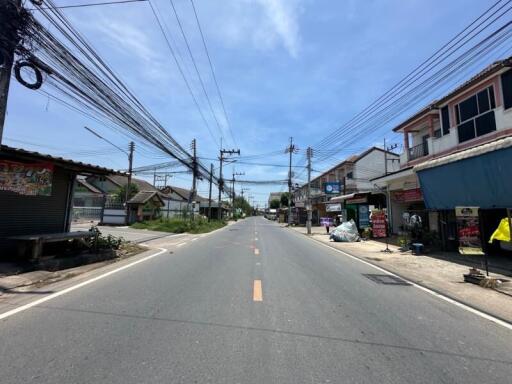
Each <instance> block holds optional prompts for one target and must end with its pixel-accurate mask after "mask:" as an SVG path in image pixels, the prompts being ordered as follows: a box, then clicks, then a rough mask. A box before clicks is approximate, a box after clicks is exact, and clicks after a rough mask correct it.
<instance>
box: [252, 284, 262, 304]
mask: <svg viewBox="0 0 512 384" xmlns="http://www.w3.org/2000/svg"><path fill="white" fill-rule="evenodd" d="M252 299H253V301H263V291H262V289H261V280H254V287H253V294H252Z"/></svg>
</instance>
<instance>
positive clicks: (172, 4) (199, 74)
mask: <svg viewBox="0 0 512 384" xmlns="http://www.w3.org/2000/svg"><path fill="white" fill-rule="evenodd" d="M169 2H170V3H171V7H172V10H173V13H174V16H175V18H176V21H177V22H178V27H179V29H180V31H181V36H182V37H183V40H184V41H185V45H186V46H187V51H188V54H189V56H190V59H191V60H192V64H193V65H194V69H195V71H196V74H197V77H198V79H199V83H200V84H201V88H202V90H203V93H204V96H205V97H206V101H207V103H208V106H209V108H210V112H211V114H212V117H213V119H214V120H215V123H216V124H217V128H218V129H219V132H220V136H221V137H223V136H224V135H223V132H222V128H221V126H220V123H219V120H218V119H217V115H216V114H215V111H214V110H213V106H212V102H211V100H210V96H209V95H208V92H207V91H206V86H205V85H204V81H203V77H202V76H201V73H200V72H199V68H198V67H197V63H196V60H195V58H194V55H193V54H192V50H191V48H190V44H189V42H188V38H187V35H186V33H185V31H184V29H183V26H182V25H181V20H180V18H179V16H178V12H177V11H176V7H175V6H174V1H173V0H169Z"/></svg>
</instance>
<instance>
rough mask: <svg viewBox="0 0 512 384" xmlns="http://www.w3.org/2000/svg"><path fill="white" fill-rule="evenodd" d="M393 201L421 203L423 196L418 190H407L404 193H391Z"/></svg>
mask: <svg viewBox="0 0 512 384" xmlns="http://www.w3.org/2000/svg"><path fill="white" fill-rule="evenodd" d="M393 200H395V201H398V202H401V203H407V202H409V201H421V200H423V195H422V193H421V189H420V188H415V189H407V190H405V191H393Z"/></svg>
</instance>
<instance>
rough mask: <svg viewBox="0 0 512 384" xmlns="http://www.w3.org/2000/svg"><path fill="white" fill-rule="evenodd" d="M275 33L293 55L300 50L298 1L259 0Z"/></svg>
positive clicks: (295, 55)
mask: <svg viewBox="0 0 512 384" xmlns="http://www.w3.org/2000/svg"><path fill="white" fill-rule="evenodd" d="M258 2H259V3H260V5H261V6H262V7H263V9H264V12H265V14H266V16H267V17H268V20H269V21H270V24H271V25H272V27H273V33H275V34H276V35H277V36H278V37H279V38H280V39H281V40H282V43H283V45H284V46H285V47H286V49H287V50H288V52H289V53H290V55H291V56H292V57H297V54H298V52H299V44H300V43H299V41H300V37H299V24H298V20H297V19H298V3H296V2H291V1H285V0H258Z"/></svg>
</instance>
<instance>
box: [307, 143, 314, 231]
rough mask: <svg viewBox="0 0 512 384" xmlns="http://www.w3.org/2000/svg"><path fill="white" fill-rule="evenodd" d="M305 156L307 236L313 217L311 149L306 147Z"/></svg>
mask: <svg viewBox="0 0 512 384" xmlns="http://www.w3.org/2000/svg"><path fill="white" fill-rule="evenodd" d="M306 155H307V158H308V189H307V196H306V212H307V215H308V217H307V220H306V226H307V229H308V235H311V221H312V216H313V212H312V209H313V207H312V206H311V158H312V157H313V148H311V147H308V149H307V152H306Z"/></svg>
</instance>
